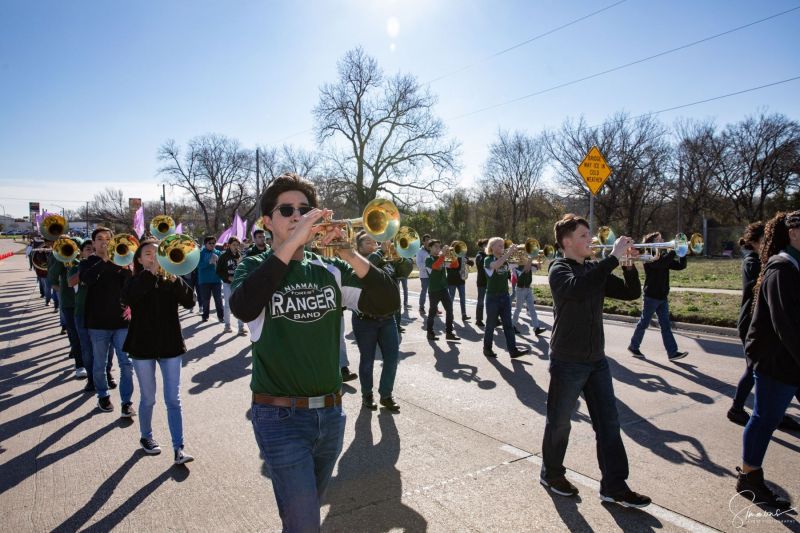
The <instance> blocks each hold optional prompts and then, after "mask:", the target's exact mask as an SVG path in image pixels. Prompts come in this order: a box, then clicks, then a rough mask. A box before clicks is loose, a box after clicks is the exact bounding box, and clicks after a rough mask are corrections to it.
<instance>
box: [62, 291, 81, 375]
mask: <svg viewBox="0 0 800 533" xmlns="http://www.w3.org/2000/svg"><path fill="white" fill-rule="evenodd" d="M70 290H71V289H70ZM61 323H62V324H63V325H64V329H66V330H67V338H68V339H69V356H70V357H72V360H73V361H75V368H83V354H82V352H81V340H80V337H78V328H77V327H76V325H75V308H74V307H66V308H65V307H62V308H61Z"/></svg>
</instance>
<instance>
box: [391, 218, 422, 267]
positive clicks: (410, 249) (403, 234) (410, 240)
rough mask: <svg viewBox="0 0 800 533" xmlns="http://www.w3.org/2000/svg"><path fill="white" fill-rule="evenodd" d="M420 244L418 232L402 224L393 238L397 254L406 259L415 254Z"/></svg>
mask: <svg viewBox="0 0 800 533" xmlns="http://www.w3.org/2000/svg"><path fill="white" fill-rule="evenodd" d="M420 245H421V241H420V238H419V234H417V232H416V231H414V230H413V229H411V228H409V227H408V226H402V227H401V228H400V230H399V231H398V232H397V236H396V237H395V238H394V247H395V250H396V251H397V255H399V256H400V257H404V258H406V259H409V258H411V257H414V256H416V255H417V252H418V251H419V248H420Z"/></svg>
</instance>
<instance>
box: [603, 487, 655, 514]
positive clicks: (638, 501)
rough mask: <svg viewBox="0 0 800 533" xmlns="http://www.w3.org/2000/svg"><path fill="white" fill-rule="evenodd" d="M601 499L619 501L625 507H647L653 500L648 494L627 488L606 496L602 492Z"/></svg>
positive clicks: (611, 501) (612, 501)
mask: <svg viewBox="0 0 800 533" xmlns="http://www.w3.org/2000/svg"><path fill="white" fill-rule="evenodd" d="M600 499H601V500H602V501H604V502H610V503H618V504H620V505H621V506H623V507H636V508H637V509H640V508H642V507H647V506H648V505H650V503H651V502H652V500H651V499H650V498H648V497H647V496H644V495H642V494H639V493H636V492H633V491H632V490H627V491H625V492H623V493H622V494H618V495H616V496H606V495H605V494H603V493H602V492H601V493H600Z"/></svg>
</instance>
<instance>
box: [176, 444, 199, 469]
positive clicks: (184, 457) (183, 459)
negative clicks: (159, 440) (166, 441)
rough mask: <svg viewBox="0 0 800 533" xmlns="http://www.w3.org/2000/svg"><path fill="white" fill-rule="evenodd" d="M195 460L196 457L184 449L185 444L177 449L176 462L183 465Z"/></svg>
mask: <svg viewBox="0 0 800 533" xmlns="http://www.w3.org/2000/svg"><path fill="white" fill-rule="evenodd" d="M192 461H194V457H192V456H191V455H189V454H188V453H186V452H184V451H183V446H181V447H180V448H178V449H177V450H175V464H176V465H182V464H184V463H190V462H192Z"/></svg>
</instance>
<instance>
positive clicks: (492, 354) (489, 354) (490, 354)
mask: <svg viewBox="0 0 800 533" xmlns="http://www.w3.org/2000/svg"><path fill="white" fill-rule="evenodd" d="M483 355H484V356H486V357H493V358H497V354H496V353H494V351H492V350H487V349H486V348H484V349H483Z"/></svg>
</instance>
